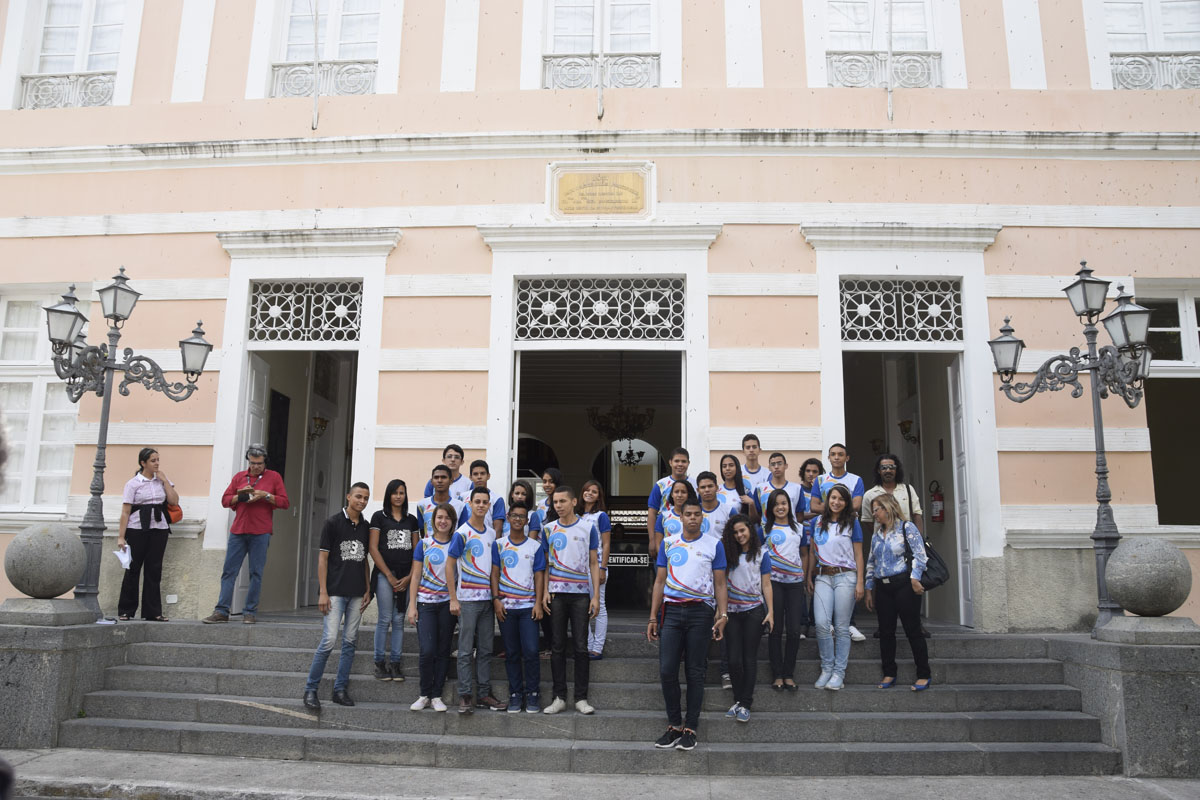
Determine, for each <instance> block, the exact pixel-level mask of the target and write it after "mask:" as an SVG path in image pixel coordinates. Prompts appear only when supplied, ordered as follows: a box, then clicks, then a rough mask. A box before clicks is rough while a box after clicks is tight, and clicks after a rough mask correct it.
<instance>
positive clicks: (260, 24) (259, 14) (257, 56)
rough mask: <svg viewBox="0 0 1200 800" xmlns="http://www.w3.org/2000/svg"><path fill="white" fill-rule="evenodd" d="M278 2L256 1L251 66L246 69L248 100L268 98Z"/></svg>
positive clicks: (251, 40)
mask: <svg viewBox="0 0 1200 800" xmlns="http://www.w3.org/2000/svg"><path fill="white" fill-rule="evenodd" d="M276 6H277V2H276V0H255V2H254V28H253V29H252V30H251V32H250V64H249V65H248V66H247V68H246V99H247V100H261V99H263V98H264V97H266V96H267V78H268V75H269V73H270V70H271V47H272V44H273V39H272V36H271V34H272V32H273V31H274V28H275V17H276Z"/></svg>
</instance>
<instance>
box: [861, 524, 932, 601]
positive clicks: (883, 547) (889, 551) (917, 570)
mask: <svg viewBox="0 0 1200 800" xmlns="http://www.w3.org/2000/svg"><path fill="white" fill-rule="evenodd" d="M905 539H908V546H909V548H910V549H911V550H912V554H913V562H912V576H913V577H914V578H916V579H917V580H921V576H922V575H924V574H925V563H926V561H927V560H928V557H927V556H926V555H925V541H924V539H922V538H921V532H920V531H918V530H917V526H916V525H913V524H912V523H911V522H905V521H903V520H900V521H898V522H897V523H896V524H895V525H893V526H892V529H891V530H890V531H887V532H886V533H876V534H875V536H874V537H873V538H872V539H871V555H870V557H869V558H868V559H867V588H868V589H872V588H874V586H875V579H876V578H890V577H891V576H893V575H900V574H901V573H904V572H907V571H908V556H907V555H906V554H905V552H904V540H905Z"/></svg>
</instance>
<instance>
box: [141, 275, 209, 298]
mask: <svg viewBox="0 0 1200 800" xmlns="http://www.w3.org/2000/svg"><path fill="white" fill-rule="evenodd" d="M133 286H134V288H136V289H137V290H138V291H139V292H141V293H142V296H141V297H139V298H138V302H139V303H144V302H146V301H147V300H150V301H154V300H224V299H226V298H227V297H229V279H228V278H162V279H156V278H150V279H145V280H142V279H138V280H137V281H134V282H133Z"/></svg>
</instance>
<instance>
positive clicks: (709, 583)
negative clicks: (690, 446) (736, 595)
mask: <svg viewBox="0 0 1200 800" xmlns="http://www.w3.org/2000/svg"><path fill="white" fill-rule="evenodd" d="M703 518H704V511H703V510H702V509H701V508H700V501H699V500H688V501H687V502H685V503H684V506H683V509H682V520H683V532H682V533H680V534H679V535H678V536H669V537H667V538H666V539H665V540H664V541H663V543H662V544H661V545H660V546H659V548H658V560H657V561H656V562H655V565H656V570H657V576H656V577H655V579H654V593H653V595H652V596H651V600H650V621H649V622H648V623H647V624H646V638H647V639H648V640H649V641H651V642H659V647H658V673H659V677H660V679H661V681H662V690H663V700H664V701H665V702H666V706H667V732H666V733H664V734H663V735H662V736H661V737H659V739H658V740H657V741H656V742H655V743H654V746H655V747H657V748H660V749H667V748H672V747H673V748H675V749H676V750H692V749H694V748H695V747H696V729H697V728H698V727H699V725H700V709H701V708H702V707H703V705H704V674H705V672H707V670H708V643H709V642H710V641H712V640H713V639H717V640H720V639H721V638H722V637H723V635H724V634H723V631H724V629H725V623H726V622H727V620H728V619H729V615H728V614H727V613H726V610H725V606H726V601H727V600H728V596H727V593H726V583H725V566H726V564H725V547H724V546H723V545H722V543H721V540H720V539H719V538H716V537H713V536H705V535H704V534H702V533H701V532H700V523H701V520H702V519H703ZM660 608H661V609H662V611H663V616H662V627H661V630H660V628H659V621H658V612H659V609H660ZM714 609H715V616H714ZM680 661H683V662H684V664H685V665H686V666H685V671H686V672H687V711H686V716H685V715H684V711H683V710H682V709H681V708H680V703H679V699H680V698H679V664H680Z"/></svg>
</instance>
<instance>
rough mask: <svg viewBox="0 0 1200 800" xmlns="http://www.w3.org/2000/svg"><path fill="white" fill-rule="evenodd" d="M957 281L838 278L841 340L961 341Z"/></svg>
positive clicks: (959, 297)
mask: <svg viewBox="0 0 1200 800" xmlns="http://www.w3.org/2000/svg"><path fill="white" fill-rule="evenodd" d="M962 338H963V333H962V286H961V284H960V283H959V281H954V280H940V281H891V280H877V279H872V278H855V279H850V280H844V281H842V341H846V342H960V341H962Z"/></svg>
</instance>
